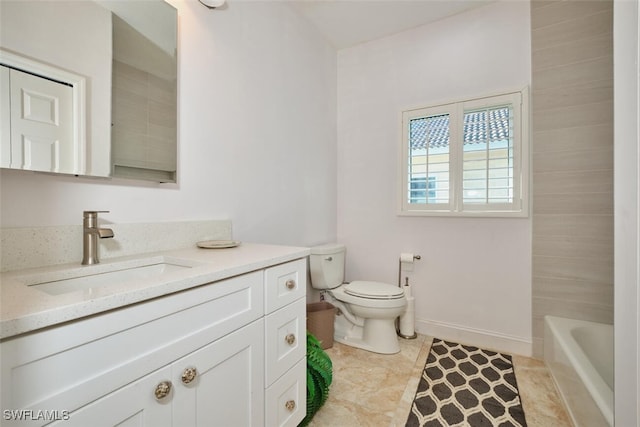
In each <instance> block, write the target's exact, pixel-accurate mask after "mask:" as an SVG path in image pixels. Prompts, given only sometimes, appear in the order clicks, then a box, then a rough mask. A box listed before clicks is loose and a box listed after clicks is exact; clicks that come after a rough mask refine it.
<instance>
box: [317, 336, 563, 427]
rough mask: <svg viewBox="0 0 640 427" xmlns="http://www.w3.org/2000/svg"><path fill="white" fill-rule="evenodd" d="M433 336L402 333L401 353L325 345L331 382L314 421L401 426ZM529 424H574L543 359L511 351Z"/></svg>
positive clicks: (324, 425) (323, 426) (321, 425)
mask: <svg viewBox="0 0 640 427" xmlns="http://www.w3.org/2000/svg"><path fill="white" fill-rule="evenodd" d="M431 342H432V339H431V338H430V337H426V336H423V335H418V338H417V339H414V340H404V339H400V353H398V354H394V355H380V354H375V353H371V352H368V351H364V350H360V349H356V348H353V347H349V346H346V345H342V344H340V343H334V346H333V347H332V348H330V349H328V350H327V353H328V354H329V356H330V357H331V360H332V362H333V369H334V373H333V384H332V385H331V391H330V394H329V399H328V400H327V403H325V405H324V406H323V407H322V408H321V409H320V411H318V413H317V414H316V416H315V417H314V419H313V420H312V421H311V424H310V426H311V427H335V426H340V427H352V426H353V427H360V426H371V427H378V426H382V427H402V426H404V424H405V422H406V420H407V417H408V415H409V411H410V409H411V404H412V402H413V398H414V396H415V392H416V388H417V387H418V382H419V381H420V377H421V375H422V370H423V368H424V365H425V363H426V360H427V356H428V354H429V349H430V348H431ZM513 364H514V368H515V371H516V378H517V381H518V387H519V389H520V396H521V399H522V405H523V407H524V410H525V416H526V418H527V423H528V425H529V427H547V426H550V425H553V426H554V427H571V425H572V424H571V421H570V420H569V417H568V415H567V413H566V411H565V408H564V406H563V404H562V402H561V400H560V398H559V396H558V394H557V391H556V388H555V385H554V384H553V380H552V379H551V376H550V374H549V372H548V370H547V368H546V367H545V366H544V363H543V362H542V361H540V360H536V359H532V358H527V357H522V356H513Z"/></svg>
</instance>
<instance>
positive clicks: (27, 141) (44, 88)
mask: <svg viewBox="0 0 640 427" xmlns="http://www.w3.org/2000/svg"><path fill="white" fill-rule="evenodd" d="M2 68H3V74H4V77H3V79H4V80H6V74H7V70H8V87H9V92H8V94H9V97H8V98H9V102H8V106H9V112H10V113H9V115H7V114H5V113H4V110H5V109H6V106H7V100H6V99H5V100H3V104H4V105H5V106H4V107H3V114H2V128H3V129H10V131H9V132H8V136H9V139H8V140H7V139H6V135H5V134H6V131H3V138H2V144H3V148H2V154H3V158H2V160H1V161H0V163H1V164H2V167H8V168H12V169H29V170H37V171H44V172H62V171H65V172H67V173H68V172H71V171H78V170H79V165H78V164H77V158H76V157H77V154H76V151H77V147H76V146H75V143H74V134H73V90H72V88H71V86H69V85H66V84H63V83H58V82H55V81H53V80H49V79H45V78H42V77H38V76H35V75H32V74H29V73H25V72H22V71H20V70H16V69H13V68H8V67H5V66H2ZM5 83H6V82H5ZM3 86H5V84H3ZM2 96H3V98H4V97H6V96H7V92H4V90H3V95H2ZM7 119H9V121H8V122H6V120H7ZM7 155H8V156H9V157H8V158H6V156H7Z"/></svg>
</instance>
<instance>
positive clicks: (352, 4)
mask: <svg viewBox="0 0 640 427" xmlns="http://www.w3.org/2000/svg"><path fill="white" fill-rule="evenodd" d="M492 1H495V0H293V1H290V2H289V4H290V5H291V7H293V8H294V9H295V10H296V11H298V13H300V14H301V15H303V16H305V17H306V18H307V19H308V20H309V21H311V22H312V23H313V24H314V25H315V26H316V27H317V28H318V29H319V30H320V32H321V33H322V34H324V36H325V37H326V38H327V40H329V42H330V43H331V44H332V45H333V46H334V47H336V48H337V49H344V48H347V47H351V46H354V45H357V44H359V43H363V42H367V41H370V40H375V39H378V38H381V37H385V36H389V35H391V34H395V33H399V32H401V31H405V30H408V29H410V28H414V27H417V26H420V25H423V24H426V23H429V22H433V21H437V20H439V19H442V18H445V17H447V16H451V15H455V14H457V13H460V12H464V11H466V10H469V9H473V8H476V7H480V6H484V5H485V4H487V3H491V2H492Z"/></svg>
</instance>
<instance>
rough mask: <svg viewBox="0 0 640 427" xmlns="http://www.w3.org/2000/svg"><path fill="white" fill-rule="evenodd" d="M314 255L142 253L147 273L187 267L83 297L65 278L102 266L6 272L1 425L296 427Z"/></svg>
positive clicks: (243, 249)
mask: <svg viewBox="0 0 640 427" xmlns="http://www.w3.org/2000/svg"><path fill="white" fill-rule="evenodd" d="M308 253H309V251H308V249H306V248H294V247H283V246H270V245H253V244H242V245H240V246H238V247H236V248H231V249H224V250H207V249H197V248H193V249H184V250H178V251H168V252H163V253H157V254H151V255H149V254H147V255H145V264H144V265H145V266H146V265H148V264H149V262H157V263H158V264H172V263H173V264H175V265H178V266H180V267H183V268H177V269H176V270H175V271H174V270H169V271H168V272H166V273H161V274H156V275H151V276H150V277H143V278H125V279H122V278H120V279H119V283H112V284H107V285H94V286H93V287H89V288H83V287H82V285H78V284H77V283H76V282H70V283H71V284H68V283H66V282H67V281H68V279H65V278H64V277H65V276H75V275H77V274H78V272H77V269H78V268H80V269H85V268H94V267H98V266H88V267H86V266H85V267H77V266H72V267H70V266H53V267H49V268H41V269H31V270H24V271H16V272H10V273H3V274H2V276H1V280H2V286H1V292H2V293H1V297H2V302H1V304H2V306H1V310H0V315H1V323H0V326H1V329H0V331H1V333H2V335H1V341H0V352H1V354H2V359H1V364H2V368H1V380H2V400H1V405H2V410H3V418H2V422H1V424H2V425H3V426H4V425H7V426H11V425H20V426H31V425H33V426H36V425H44V424H48V423H49V422H51V421H54V422H53V424H52V425H58V424H60V425H65V426H67V425H70V426H87V425H92V426H98V425H100V426H113V425H125V426H128V425H148V426H170V425H173V426H217V425H219V426H263V425H268V426H296V425H298V423H299V422H300V421H301V420H302V419H303V418H304V416H305V414H306V359H305V355H306V323H305V306H306V298H305V293H306V279H307V264H306V263H307V255H308ZM139 260H140V257H127V258H121V259H114V260H109V261H106V262H103V263H102V264H100V265H99V268H100V270H95V272H98V273H96V274H97V275H101V274H106V275H107V276H108V275H109V274H111V273H112V272H114V271H118V269H122V268H123V267H122V266H128V267H127V269H130V268H132V267H131V265H134V266H135V265H136V262H139ZM149 260H151V261H149ZM133 268H134V269H135V268H137V267H133ZM81 271H82V270H81ZM85 271H86V270H85ZM44 277H49V278H56V279H57V280H54V281H51V282H46V283H45V284H46V285H47V286H43V285H42V284H40V283H41V282H39V281H42V280H43V278H44ZM108 277H111V276H108ZM112 277H116V276H112ZM87 280H89V279H87ZM91 280H93V279H91ZM56 282H59V283H63V284H65V286H67V287H66V288H65V287H62V288H60V287H58V286H57V285H56ZM80 282H82V280H80ZM96 283H97V282H96Z"/></svg>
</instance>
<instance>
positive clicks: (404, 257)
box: [396, 253, 422, 340]
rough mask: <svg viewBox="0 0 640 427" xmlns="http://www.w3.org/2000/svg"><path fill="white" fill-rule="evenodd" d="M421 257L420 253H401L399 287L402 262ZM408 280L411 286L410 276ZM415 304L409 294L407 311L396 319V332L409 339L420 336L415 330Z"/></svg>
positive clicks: (400, 276)
mask: <svg viewBox="0 0 640 427" xmlns="http://www.w3.org/2000/svg"><path fill="white" fill-rule="evenodd" d="M420 259H422V257H421V256H420V255H414V254H411V253H401V254H400V259H399V260H398V287H400V288H401V289H402V263H403V262H405V263H413V261H417V260H420ZM406 282H407V283H406V286H409V278H408V277H407V278H406ZM413 304H414V299H413V297H409V296H407V312H405V314H404V315H402V316H400V317H398V318H397V319H396V334H397V335H398V336H399V337H400V338H404V339H407V340H411V339H415V338H417V337H418V334H417V333H416V332H415V319H414V318H413V316H414V315H415V314H414V308H413ZM404 329H406V330H404Z"/></svg>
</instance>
